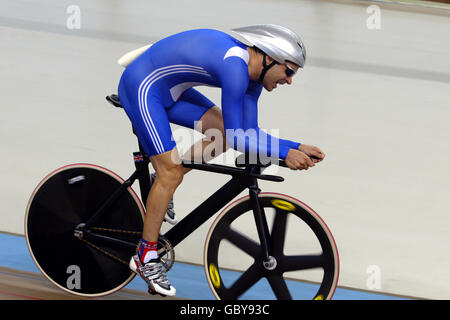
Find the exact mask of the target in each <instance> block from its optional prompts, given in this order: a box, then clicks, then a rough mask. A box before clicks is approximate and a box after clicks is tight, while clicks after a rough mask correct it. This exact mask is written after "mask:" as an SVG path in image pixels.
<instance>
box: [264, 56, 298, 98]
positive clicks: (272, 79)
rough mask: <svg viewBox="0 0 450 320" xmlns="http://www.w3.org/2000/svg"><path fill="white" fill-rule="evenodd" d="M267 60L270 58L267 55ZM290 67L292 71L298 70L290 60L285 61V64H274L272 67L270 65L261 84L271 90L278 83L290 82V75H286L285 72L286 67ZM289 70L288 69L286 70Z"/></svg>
mask: <svg viewBox="0 0 450 320" xmlns="http://www.w3.org/2000/svg"><path fill="white" fill-rule="evenodd" d="M267 58H268V60H269V59H270V60H271V58H270V57H267ZM271 62H272V61H267V64H269V63H271ZM287 68H290V69H292V70H294V71H297V70H298V66H297V65H296V64H295V63H292V62H289V61H288V62H286V63H285V64H276V65H274V66H273V67H271V68H270V69H269V70H268V71H267V73H266V75H265V76H264V79H263V86H264V88H266V90H267V91H272V90H273V89H275V88H276V87H277V85H278V84H281V85H282V84H285V83H287V84H291V83H292V76H291V77H288V75H287V74H286V69H287ZM288 72H289V71H288Z"/></svg>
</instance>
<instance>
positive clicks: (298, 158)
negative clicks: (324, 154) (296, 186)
mask: <svg viewBox="0 0 450 320" xmlns="http://www.w3.org/2000/svg"><path fill="white" fill-rule="evenodd" d="M285 161H286V164H287V166H288V167H289V168H290V169H292V170H303V169H305V170H308V169H309V168H310V167H314V162H313V161H312V160H311V159H310V158H309V156H308V155H306V153H304V152H302V151H299V150H295V149H291V150H289V152H288V154H287V157H286V160H285Z"/></svg>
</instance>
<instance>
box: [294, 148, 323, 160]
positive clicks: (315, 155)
mask: <svg viewBox="0 0 450 320" xmlns="http://www.w3.org/2000/svg"><path fill="white" fill-rule="evenodd" d="M298 150H300V151H301V152H303V153H305V154H306V155H307V156H308V157H310V158H311V160H312V161H313V162H314V163H317V162H320V161H322V160H323V159H324V158H325V153H323V151H322V150H320V149H319V148H318V147H316V146H309V145H306V144H301V145H300V147H298Z"/></svg>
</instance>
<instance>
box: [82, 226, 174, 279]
mask: <svg viewBox="0 0 450 320" xmlns="http://www.w3.org/2000/svg"><path fill="white" fill-rule="evenodd" d="M91 229H92V230H98V231H108V232H117V233H126V234H134V235H141V234H142V232H140V231H129V230H121V229H110V228H100V227H91ZM78 239H80V240H81V241H83V242H84V243H86V244H87V245H88V246H91V247H92V248H94V249H96V250H98V251H100V252H101V253H103V254H105V255H107V256H108V257H110V258H112V259H114V260H116V261H118V262H120V263H122V264H124V265H126V266H128V264H129V263H128V262H127V261H125V260H122V259H120V258H119V257H117V256H115V255H113V254H112V253H110V252H108V251H106V250H105V249H102V248H100V247H98V246H96V245H95V244H93V243H92V242H90V241H88V240H86V239H84V238H82V237H81V238H78ZM160 239H161V241H162V242H164V243H165V245H164V247H166V246H167V247H168V248H166V252H171V253H172V256H173V257H172V259H171V261H169V263H168V264H166V263H164V264H163V265H164V266H165V267H166V272H167V271H168V270H169V269H170V268H171V267H172V265H173V263H174V260H175V251H174V250H173V246H172V245H171V244H170V242H169V241H168V240H167V239H166V238H164V237H162V236H160ZM158 240H159V239H158ZM136 250H137V246H136Z"/></svg>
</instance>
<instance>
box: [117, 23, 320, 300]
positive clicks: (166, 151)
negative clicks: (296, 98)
mask: <svg viewBox="0 0 450 320" xmlns="http://www.w3.org/2000/svg"><path fill="white" fill-rule="evenodd" d="M232 31H233V36H231V35H229V34H227V33H224V32H221V31H218V30H211V29H199V30H190V31H185V32H181V33H178V34H175V35H172V36H169V37H167V38H164V39H162V40H160V41H158V42H156V43H155V44H153V45H151V46H149V47H148V48H147V49H146V50H145V51H144V52H143V53H142V54H140V55H139V56H138V57H137V58H136V59H135V60H134V61H132V62H131V63H130V64H129V65H128V66H127V68H126V69H125V71H124V72H123V75H122V77H121V79H120V83H119V90H118V93H119V98H120V101H121V102H122V105H123V106H124V109H125V111H126V113H127V115H128V117H129V118H130V120H131V122H132V124H133V127H134V129H135V132H136V135H137V136H138V138H139V141H140V142H141V144H142V145H143V147H144V150H145V152H146V154H147V155H148V156H149V157H150V161H151V163H152V165H153V168H154V169H155V171H156V173H157V177H156V179H155V180H154V183H153V184H152V187H151V190H150V194H149V195H148V198H147V203H146V212H147V214H146V217H145V221H144V230H143V233H142V240H141V242H140V244H139V250H138V254H137V255H135V256H134V257H132V258H131V261H130V268H131V269H132V270H133V271H134V272H136V273H137V274H139V275H140V276H141V277H142V278H143V279H144V280H145V281H146V282H147V284H148V286H149V289H150V291H151V292H156V293H159V294H161V295H169V296H173V295H175V293H176V290H175V288H174V287H173V286H172V285H171V284H170V283H169V281H168V278H167V276H166V274H165V273H164V272H163V271H162V265H161V263H160V261H159V257H158V253H157V241H158V235H159V232H160V228H161V224H162V222H163V220H164V218H165V214H166V211H167V209H168V205H169V202H170V201H171V198H172V196H173V194H174V192H175V190H176V188H177V187H178V186H179V185H180V183H181V182H182V180H183V176H184V174H186V173H187V172H188V171H189V169H187V168H184V167H182V165H181V164H180V161H179V160H180V159H179V158H178V157H179V155H178V150H177V148H176V143H175V142H174V140H173V137H172V132H171V128H170V123H175V124H178V125H182V126H185V127H189V128H191V129H194V130H199V131H200V132H202V133H206V131H208V130H209V129H219V130H220V131H221V132H222V137H223V138H222V139H214V140H213V139H209V138H208V137H205V138H204V139H203V140H202V141H200V142H199V144H200V147H202V150H205V148H207V147H208V146H209V147H211V145H213V144H214V146H215V148H214V150H216V152H213V154H211V157H217V156H218V155H219V154H220V153H221V152H224V151H226V149H227V148H228V147H231V148H234V149H236V150H238V151H242V152H245V153H248V154H255V153H258V154H263V155H267V156H269V157H271V158H280V159H284V160H285V161H286V164H287V165H288V167H289V168H291V169H293V170H301V169H308V168H310V167H313V166H314V164H315V163H316V162H319V161H321V160H323V159H324V153H323V152H322V151H321V150H320V149H319V148H318V147H315V146H310V145H305V144H300V143H298V142H294V141H290V140H284V139H278V138H275V137H272V136H270V135H269V134H267V133H266V132H264V131H262V130H261V129H260V128H259V127H258V121H257V102H258V99H259V96H260V94H261V91H262V89H263V87H264V88H265V89H266V90H267V91H272V90H273V89H274V88H276V87H277V85H278V84H280V85H283V84H286V83H287V84H291V83H292V79H293V76H294V75H295V74H296V73H297V72H298V69H299V68H303V66H304V63H305V58H306V51H305V47H304V45H303V43H302V41H301V39H300V37H299V36H298V35H296V34H295V33H294V32H292V31H291V30H289V29H287V28H284V27H281V26H278V25H254V26H248V27H243V28H237V29H233V30H232ZM200 85H206V86H213V87H219V88H221V89H222V98H221V100H222V101H221V104H222V108H221V109H219V108H218V107H217V106H216V105H215V104H214V103H213V102H211V101H210V100H209V99H208V98H206V97H205V96H203V95H202V94H201V93H199V92H198V91H197V90H195V89H194V88H193V87H194V86H200ZM198 121H200V122H198ZM199 123H201V126H199ZM247 130H253V131H252V132H253V134H251V135H248V134H246V133H245V132H246V131H247ZM197 147H199V146H198V145H194V146H193V147H192V149H191V151H192V150H194V149H196V148H197ZM210 149H211V148H210ZM189 153H190V154H191V155H192V154H194V155H195V152H189ZM208 160H209V159H207V158H206V156H204V157H203V158H202V161H208Z"/></svg>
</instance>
